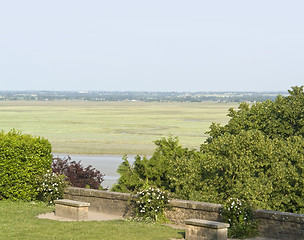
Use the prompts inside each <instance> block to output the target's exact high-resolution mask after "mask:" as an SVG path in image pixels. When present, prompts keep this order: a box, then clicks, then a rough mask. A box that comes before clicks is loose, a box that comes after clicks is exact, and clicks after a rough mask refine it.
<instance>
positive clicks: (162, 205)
mask: <svg viewBox="0 0 304 240" xmlns="http://www.w3.org/2000/svg"><path fill="white" fill-rule="evenodd" d="M134 203H135V213H136V219H137V220H141V221H146V222H166V221H167V219H166V217H165V214H164V211H165V209H168V208H169V205H168V204H169V195H168V193H167V192H165V191H162V190H160V189H158V188H152V187H150V188H148V189H146V190H142V191H139V192H137V195H135V199H134Z"/></svg>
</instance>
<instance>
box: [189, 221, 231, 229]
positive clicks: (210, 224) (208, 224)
mask: <svg viewBox="0 0 304 240" xmlns="http://www.w3.org/2000/svg"><path fill="white" fill-rule="evenodd" d="M185 223H186V225H192V226H198V227H206V228H214V229H222V228H229V227H230V225H229V224H228V223H223V222H214V221H207V220H203V219H187V220H185Z"/></svg>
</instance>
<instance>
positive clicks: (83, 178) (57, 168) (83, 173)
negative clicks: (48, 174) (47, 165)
mask: <svg viewBox="0 0 304 240" xmlns="http://www.w3.org/2000/svg"><path fill="white" fill-rule="evenodd" d="M52 170H53V172H54V173H56V174H60V175H62V174H63V175H65V176H66V180H67V181H68V182H69V184H70V185H72V186H73V187H82V188H85V187H89V188H92V189H99V188H101V185H100V184H101V183H102V182H103V176H104V175H103V174H101V173H100V171H98V170H96V169H95V168H92V166H91V165H89V166H87V167H83V166H82V164H81V161H79V162H75V161H71V157H69V156H68V157H66V158H59V157H54V158H53V163H52Z"/></svg>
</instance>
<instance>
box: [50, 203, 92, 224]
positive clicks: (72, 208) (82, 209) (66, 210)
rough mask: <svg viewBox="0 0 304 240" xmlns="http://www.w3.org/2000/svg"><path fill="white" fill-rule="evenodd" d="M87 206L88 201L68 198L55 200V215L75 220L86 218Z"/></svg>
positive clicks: (88, 204)
mask: <svg viewBox="0 0 304 240" xmlns="http://www.w3.org/2000/svg"><path fill="white" fill-rule="evenodd" d="M89 206H90V203H86V202H79V201H73V200H70V199H59V200H55V215H56V216H58V217H65V218H70V219H74V220H77V221H81V220H87V219H88V208H89Z"/></svg>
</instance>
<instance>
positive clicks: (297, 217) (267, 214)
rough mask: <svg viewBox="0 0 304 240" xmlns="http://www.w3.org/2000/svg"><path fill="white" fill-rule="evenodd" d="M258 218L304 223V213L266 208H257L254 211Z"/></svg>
mask: <svg viewBox="0 0 304 240" xmlns="http://www.w3.org/2000/svg"><path fill="white" fill-rule="evenodd" d="M254 214H255V217H256V218H258V219H259V218H264V219H272V220H276V221H284V222H294V223H300V224H304V214H299V213H288V212H278V211H271V210H264V209H257V210H255V211H254Z"/></svg>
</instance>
